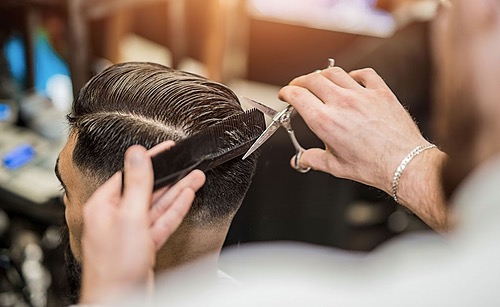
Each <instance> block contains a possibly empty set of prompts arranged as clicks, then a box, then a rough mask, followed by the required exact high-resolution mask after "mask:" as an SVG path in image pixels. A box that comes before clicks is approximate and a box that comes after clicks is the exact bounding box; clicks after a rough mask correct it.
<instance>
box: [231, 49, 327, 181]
mask: <svg viewBox="0 0 500 307" xmlns="http://www.w3.org/2000/svg"><path fill="white" fill-rule="evenodd" d="M334 66H335V60H334V59H332V58H329V59H328V68H330V67H334ZM316 72H321V70H317V71H316ZM240 100H241V102H243V101H244V102H246V103H248V104H249V105H251V106H253V107H254V108H256V109H257V110H259V111H261V112H262V113H264V114H265V115H267V116H270V117H272V118H273V121H272V122H271V124H269V126H267V128H266V130H265V131H264V132H263V133H262V134H261V135H260V136H259V138H258V139H257V140H256V141H255V143H253V145H252V146H251V147H250V149H248V151H247V152H246V153H245V155H244V156H243V158H242V159H243V160H244V159H246V158H247V157H248V156H249V155H250V154H252V153H253V152H254V151H255V150H256V149H257V148H259V147H260V146H262V144H264V143H265V142H266V141H267V140H268V139H269V138H270V137H271V136H272V135H273V134H274V133H275V132H276V131H277V130H278V129H279V127H284V128H285V129H286V131H287V132H288V136H290V139H291V140H292V143H293V146H294V147H295V159H294V163H293V164H294V165H293V168H294V169H295V170H296V171H298V172H300V173H307V172H308V171H310V170H311V168H310V167H307V168H303V167H301V166H300V164H299V162H300V157H301V156H302V153H304V151H305V149H304V148H303V147H302V146H300V144H299V141H297V138H296V137H295V132H294V131H293V128H292V121H291V119H292V115H293V113H294V110H295V109H294V107H293V106H291V105H289V106H288V107H286V108H285V109H284V110H283V111H281V112H278V111H276V110H274V109H273V108H271V107H268V106H266V105H265V104H262V103H260V102H258V101H255V100H253V99H250V98H247V97H240Z"/></svg>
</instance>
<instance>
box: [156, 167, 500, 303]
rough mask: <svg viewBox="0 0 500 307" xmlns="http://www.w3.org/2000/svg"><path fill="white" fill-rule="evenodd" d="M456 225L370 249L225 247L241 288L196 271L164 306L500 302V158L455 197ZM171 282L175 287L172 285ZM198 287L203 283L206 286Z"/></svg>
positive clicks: (160, 291) (161, 288)
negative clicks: (214, 282) (208, 281)
mask: <svg viewBox="0 0 500 307" xmlns="http://www.w3.org/2000/svg"><path fill="white" fill-rule="evenodd" d="M453 204H454V207H453V210H454V212H455V215H456V216H455V220H456V228H455V229H454V230H453V231H452V232H450V233H449V234H446V235H440V234H436V233H433V232H430V231H428V232H422V233H417V234H415V233H414V234H409V235H405V236H400V237H398V238H396V239H393V240H391V241H389V242H387V243H385V244H383V245H382V246H381V247H379V248H378V249H376V250H375V251H373V252H371V253H369V254H357V253H351V252H346V251H342V250H339V249H334V248H327V247H318V246H312V245H307V244H299V243H267V244H248V245H246V246H244V245H243V246H240V247H237V248H233V249H229V250H226V251H225V252H224V253H223V255H222V256H221V258H220V267H221V268H223V269H224V270H225V271H226V272H228V273H229V274H230V275H231V276H233V277H234V278H236V279H237V280H239V281H240V282H241V284H240V285H239V286H236V287H235V286H234V285H232V286H231V287H229V288H228V287H227V286H222V287H210V286H207V285H202V284H201V283H198V282H197V278H196V271H193V272H190V273H188V274H187V275H185V276H177V278H178V279H177V280H178V284H177V285H176V286H178V287H179V288H178V289H183V290H182V291H178V290H176V289H177V288H176V289H174V291H169V290H173V289H172V288H171V284H170V285H168V284H163V285H162V284H158V285H157V288H156V289H157V292H156V293H157V297H156V301H155V302H156V303H157V304H158V305H159V306H164V305H166V304H167V303H171V304H173V305H175V306H370V307H373V306H398V307H400V306H419V307H421V306H440V307H441V306H454V307H456V306H467V307H469V306H500V291H499V285H500V263H499V262H500V261H499V259H500V157H497V158H496V159H493V160H490V161H489V162H487V163H484V164H483V165H482V166H481V167H480V168H478V169H477V170H476V171H475V172H474V173H473V174H472V175H471V176H470V177H469V178H468V179H467V180H466V181H465V182H464V183H463V184H462V186H461V187H460V189H459V190H458V191H457V193H456V194H455V197H454V200H453ZM169 288H170V289H169ZM199 289H205V291H200V290H199Z"/></svg>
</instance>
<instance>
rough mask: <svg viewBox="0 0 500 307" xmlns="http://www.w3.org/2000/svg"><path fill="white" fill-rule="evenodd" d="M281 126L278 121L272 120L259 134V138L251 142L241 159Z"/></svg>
mask: <svg viewBox="0 0 500 307" xmlns="http://www.w3.org/2000/svg"><path fill="white" fill-rule="evenodd" d="M279 127H281V124H280V123H279V122H276V121H273V122H272V123H271V124H270V125H269V126H268V127H267V128H266V130H265V131H264V132H262V134H261V135H260V136H259V138H258V139H257V140H256V141H255V143H253V144H252V146H251V147H250V148H249V149H248V151H247V152H246V153H245V155H244V156H243V158H242V160H245V159H246V158H247V157H248V156H249V155H251V154H252V153H253V152H254V151H256V150H257V148H259V147H260V146H262V144H264V143H265V142H266V141H267V140H268V139H269V138H270V137H271V136H272V135H273V134H274V133H275V132H276V130H278V128H279Z"/></svg>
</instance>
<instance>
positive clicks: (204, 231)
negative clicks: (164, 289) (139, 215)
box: [155, 223, 229, 274]
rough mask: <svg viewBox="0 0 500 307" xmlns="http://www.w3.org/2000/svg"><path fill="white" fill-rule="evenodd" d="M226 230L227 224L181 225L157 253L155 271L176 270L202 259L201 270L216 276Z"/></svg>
mask: <svg viewBox="0 0 500 307" xmlns="http://www.w3.org/2000/svg"><path fill="white" fill-rule="evenodd" d="M228 229H229V223H228V224H227V225H218V226H217V227H206V228H202V227H191V226H190V225H184V224H183V225H181V226H180V227H179V229H178V230H177V231H176V232H175V233H174V234H173V235H172V236H171V237H170V238H169V239H168V241H167V242H166V243H165V245H164V246H163V247H162V248H161V249H160V250H159V251H158V253H157V258H156V267H155V271H156V272H161V271H165V270H170V269H178V268H179V267H183V266H185V265H186V264H188V266H189V263H190V262H192V261H194V260H197V259H200V258H203V264H202V265H200V266H201V267H202V269H203V270H204V271H206V272H207V273H208V272H213V273H214V274H216V273H217V270H218V267H217V262H218V258H219V253H220V251H221V249H222V245H223V244H224V240H225V238H226V235H227V231H228Z"/></svg>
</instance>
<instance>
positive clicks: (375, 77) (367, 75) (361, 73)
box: [349, 68, 387, 89]
mask: <svg viewBox="0 0 500 307" xmlns="http://www.w3.org/2000/svg"><path fill="white" fill-rule="evenodd" d="M349 75H350V76H351V77H352V78H353V79H354V80H356V82H358V83H359V84H361V85H363V86H364V87H366V88H369V89H377V88H383V87H387V85H386V83H385V81H384V79H382V77H380V75H379V74H378V73H377V72H376V71H375V70H373V69H372V68H363V69H358V70H353V71H351V72H350V73H349Z"/></svg>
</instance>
